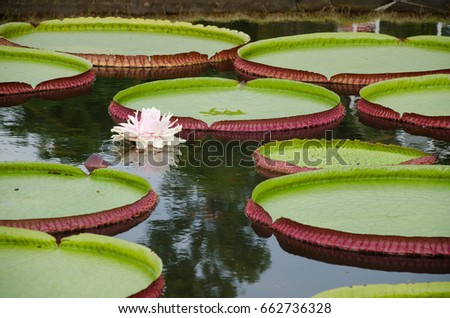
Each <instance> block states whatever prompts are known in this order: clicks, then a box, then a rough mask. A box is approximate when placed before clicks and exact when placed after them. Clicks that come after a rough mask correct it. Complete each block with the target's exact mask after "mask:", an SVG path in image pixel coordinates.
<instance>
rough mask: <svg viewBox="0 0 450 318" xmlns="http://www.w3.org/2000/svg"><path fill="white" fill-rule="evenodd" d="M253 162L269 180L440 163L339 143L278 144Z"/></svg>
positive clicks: (392, 149) (391, 148)
mask: <svg viewBox="0 0 450 318" xmlns="http://www.w3.org/2000/svg"><path fill="white" fill-rule="evenodd" d="M253 159H254V161H255V167H256V169H257V171H258V172H259V173H261V174H263V175H264V176H268V177H274V176H279V175H284V174H290V173H297V172H303V171H310V170H318V169H323V168H335V167H341V166H376V165H396V164H431V163H434V162H436V160H437V158H436V157H435V156H431V155H428V154H426V153H424V152H421V151H418V150H416V149H412V148H405V147H400V146H396V145H384V144H380V143H377V144H371V143H367V142H362V141H359V140H339V139H333V140H324V139H322V140H317V139H313V140H311V139H291V140H285V141H274V142H270V143H267V144H265V145H263V146H261V147H259V148H258V149H256V150H255V152H254V153H253Z"/></svg>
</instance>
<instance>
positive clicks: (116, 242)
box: [0, 226, 164, 298]
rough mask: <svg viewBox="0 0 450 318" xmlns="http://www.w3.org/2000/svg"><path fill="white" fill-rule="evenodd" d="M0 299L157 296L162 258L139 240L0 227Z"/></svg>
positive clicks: (160, 288) (160, 289)
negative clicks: (58, 239)
mask: <svg viewBox="0 0 450 318" xmlns="http://www.w3.org/2000/svg"><path fill="white" fill-rule="evenodd" d="M0 254H1V255H2V257H1V258H0V281H1V282H2V284H1V286H2V288H0V297H14V298H19V297H27V298H31V297H39V298H50V297H53V298H54V297H64V298H71V297H81V298H88V297H102V298H110V297H159V296H160V295H161V293H162V289H163V285H164V279H163V277H162V274H161V273H162V262H161V259H160V258H159V257H158V256H157V255H156V254H155V253H154V252H153V251H151V250H150V249H148V248H146V247H144V246H141V245H139V244H134V243H130V242H127V241H124V240H120V239H116V238H111V237H107V236H101V235H95V234H80V235H76V236H71V237H66V238H64V239H62V240H61V242H60V243H59V244H58V243H57V242H56V240H55V238H54V237H52V236H51V235H49V234H46V233H43V232H39V231H32V230H27V229H18V228H9V227H2V226H0Z"/></svg>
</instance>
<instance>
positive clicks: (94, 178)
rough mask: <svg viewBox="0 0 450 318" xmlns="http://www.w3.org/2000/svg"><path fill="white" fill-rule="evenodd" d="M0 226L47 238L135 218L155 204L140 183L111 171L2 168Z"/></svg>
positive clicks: (144, 184)
mask: <svg viewBox="0 0 450 318" xmlns="http://www.w3.org/2000/svg"><path fill="white" fill-rule="evenodd" d="M0 181H1V182H0V193H1V196H0V205H1V206H2V209H1V211H0V225H3V226H13V227H25V228H29V229H36V230H41V231H44V232H49V233H61V232H67V231H78V230H83V229H92V228H96V227H100V226H107V225H110V224H116V223H119V222H122V221H126V220H129V219H132V218H137V217H138V216H140V215H141V214H143V213H147V212H148V211H149V210H151V209H152V208H153V207H154V206H155V205H156V201H157V197H156V194H155V193H154V191H153V190H152V189H151V186H150V184H149V183H148V182H147V181H146V180H145V179H143V178H141V177H138V176H134V175H131V174H128V173H125V172H120V171H115V170H111V169H97V170H95V171H93V172H92V173H91V174H90V175H86V174H85V173H84V172H83V171H81V170H80V169H78V168H75V167H71V166H67V165H62V164H51V163H16V162H13V163H6V162H5V163H0Z"/></svg>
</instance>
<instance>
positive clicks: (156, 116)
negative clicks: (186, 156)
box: [111, 107, 185, 149]
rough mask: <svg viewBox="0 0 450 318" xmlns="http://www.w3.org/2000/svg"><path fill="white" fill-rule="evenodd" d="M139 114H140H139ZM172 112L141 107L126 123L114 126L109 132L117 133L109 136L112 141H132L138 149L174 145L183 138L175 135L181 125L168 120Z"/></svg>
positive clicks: (182, 140) (175, 121)
mask: <svg viewBox="0 0 450 318" xmlns="http://www.w3.org/2000/svg"><path fill="white" fill-rule="evenodd" d="M139 115H140V116H139ZM171 118H172V114H171V113H168V114H164V115H163V116H162V117H161V111H160V110H158V109H156V108H155V107H152V108H143V109H142V111H140V112H139V111H136V113H135V115H134V116H132V115H129V116H128V121H127V122H126V123H120V124H119V125H120V126H114V128H113V129H111V132H115V133H117V134H116V135H113V136H111V138H113V141H124V140H126V141H134V142H135V143H136V147H137V148H138V149H148V147H153V148H159V149H161V148H164V146H176V145H178V144H180V143H182V142H185V140H184V139H181V138H178V137H175V134H177V133H178V132H180V131H181V129H182V126H181V125H176V123H177V120H174V121H172V122H170V119H171Z"/></svg>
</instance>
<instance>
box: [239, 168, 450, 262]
mask: <svg viewBox="0 0 450 318" xmlns="http://www.w3.org/2000/svg"><path fill="white" fill-rule="evenodd" d="M246 213H247V215H248V217H249V218H250V219H251V220H252V221H255V222H259V223H262V224H265V225H267V226H269V227H271V228H272V229H273V230H274V231H276V232H279V233H281V234H283V235H286V236H288V237H291V238H295V239H297V240H300V241H304V242H308V243H311V244H316V245H320V246H325V247H329V248H337V249H342V250H349V251H356V252H362V253H380V254H390V255H411V256H427V257H450V168H449V167H447V166H384V167H367V168H353V167H347V168H339V169H322V170H317V171H309V172H304V173H297V174H292V175H287V176H283V177H279V178H274V179H269V180H266V181H264V182H262V183H261V184H259V185H258V186H257V187H256V188H255V190H254V191H253V194H252V199H251V200H250V201H249V202H248V204H247V207H246Z"/></svg>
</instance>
